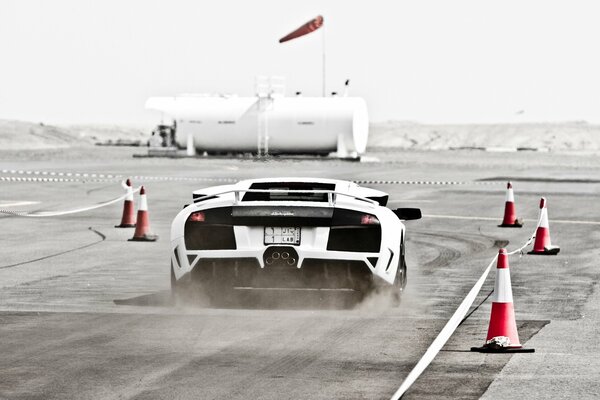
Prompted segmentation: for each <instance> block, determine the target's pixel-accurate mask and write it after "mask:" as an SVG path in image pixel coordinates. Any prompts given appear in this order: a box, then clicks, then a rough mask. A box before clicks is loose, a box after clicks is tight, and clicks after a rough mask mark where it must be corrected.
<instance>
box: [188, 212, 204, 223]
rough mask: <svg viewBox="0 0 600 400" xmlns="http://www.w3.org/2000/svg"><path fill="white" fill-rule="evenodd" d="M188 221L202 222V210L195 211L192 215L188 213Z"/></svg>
mask: <svg viewBox="0 0 600 400" xmlns="http://www.w3.org/2000/svg"><path fill="white" fill-rule="evenodd" d="M190 221H194V222H204V221H205V216H204V213H203V212H195V213H193V214H192V215H190Z"/></svg>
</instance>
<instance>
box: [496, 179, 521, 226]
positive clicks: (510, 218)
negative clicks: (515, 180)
mask: <svg viewBox="0 0 600 400" xmlns="http://www.w3.org/2000/svg"><path fill="white" fill-rule="evenodd" d="M498 226H499V227H502V228H520V227H522V226H523V222H522V221H521V220H519V219H517V212H516V209H515V194H514V193H513V187H512V183H511V182H508V184H507V185H506V200H505V202H504V220H502V224H501V225H498Z"/></svg>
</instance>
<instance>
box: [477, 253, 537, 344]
mask: <svg viewBox="0 0 600 400" xmlns="http://www.w3.org/2000/svg"><path fill="white" fill-rule="evenodd" d="M471 351H478V352H481V353H488V352H489V353H506V352H513V353H515V352H519V353H532V352H534V351H535V350H534V349H524V348H523V346H521V342H520V341H519V333H518V332H517V322H516V321H515V309H514V305H513V297H512V287H511V285H510V269H509V266H508V254H507V253H506V249H500V250H499V251H498V263H497V267H496V283H495V285H494V295H493V296H492V312H491V315H490V325H489V327H488V333H487V338H486V339H485V344H484V345H483V347H472V348H471Z"/></svg>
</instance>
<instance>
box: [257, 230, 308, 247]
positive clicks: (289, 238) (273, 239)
mask: <svg viewBox="0 0 600 400" xmlns="http://www.w3.org/2000/svg"><path fill="white" fill-rule="evenodd" d="M265 244H291V245H299V244H300V228H299V227H280V226H265Z"/></svg>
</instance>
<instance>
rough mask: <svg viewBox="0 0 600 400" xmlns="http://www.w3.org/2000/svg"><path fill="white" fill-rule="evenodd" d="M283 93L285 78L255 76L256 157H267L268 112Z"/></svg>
mask: <svg viewBox="0 0 600 400" xmlns="http://www.w3.org/2000/svg"><path fill="white" fill-rule="evenodd" d="M284 92H285V78H283V77H279V76H270V77H267V76H257V77H256V96H257V97H258V102H257V110H256V111H257V114H256V115H257V119H258V121H257V131H258V132H257V143H256V150H257V155H258V157H266V156H268V155H269V111H271V110H272V109H273V102H274V100H275V98H277V97H283V95H284Z"/></svg>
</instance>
